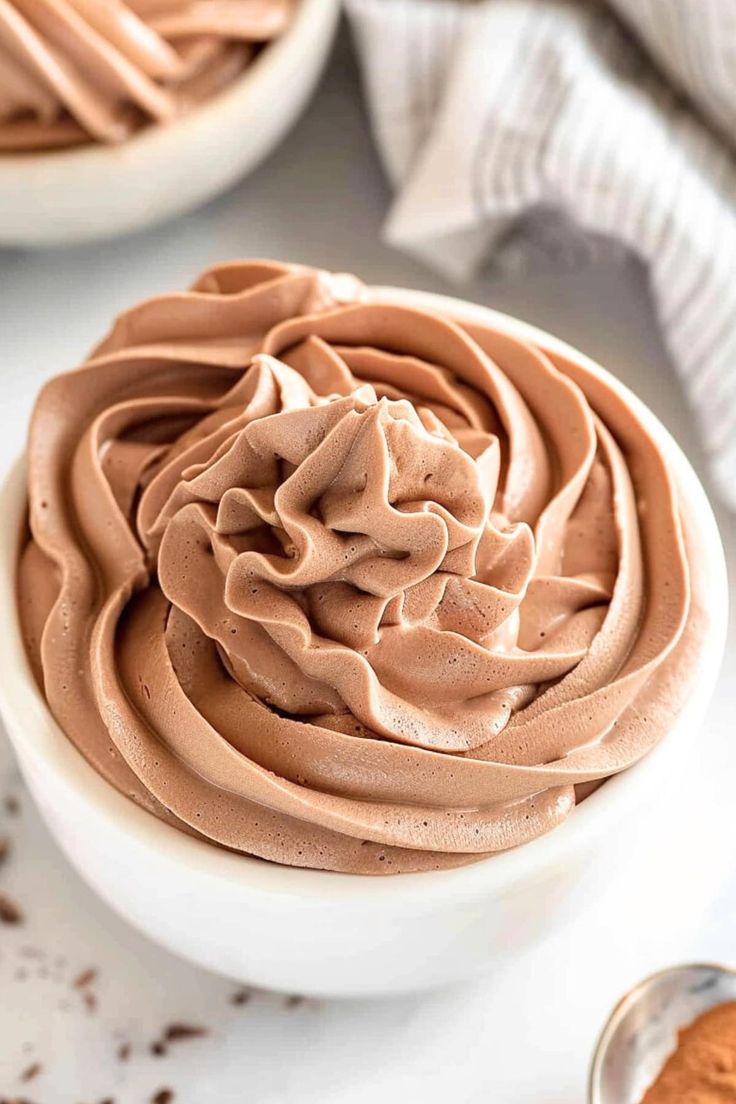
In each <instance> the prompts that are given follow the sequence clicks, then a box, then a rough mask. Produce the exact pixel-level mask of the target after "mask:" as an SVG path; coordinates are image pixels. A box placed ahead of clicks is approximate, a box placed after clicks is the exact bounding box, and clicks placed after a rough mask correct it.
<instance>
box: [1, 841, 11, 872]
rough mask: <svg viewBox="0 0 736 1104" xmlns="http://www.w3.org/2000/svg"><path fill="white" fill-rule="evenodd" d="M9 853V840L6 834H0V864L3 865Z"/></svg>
mask: <svg viewBox="0 0 736 1104" xmlns="http://www.w3.org/2000/svg"><path fill="white" fill-rule="evenodd" d="M9 854H10V840H9V839H8V837H7V836H0V866H2V865H3V863H4V862H5V860H6V859H7V857H8V855H9Z"/></svg>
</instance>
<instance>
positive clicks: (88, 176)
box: [0, 0, 340, 247]
mask: <svg viewBox="0 0 736 1104" xmlns="http://www.w3.org/2000/svg"><path fill="white" fill-rule="evenodd" d="M339 9H340V3H339V0H300V3H299V5H298V7H297V10H296V13H295V15H294V18H293V20H292V22H291V24H290V26H289V28H288V30H287V31H285V33H284V34H283V35H282V36H281V37H280V38H279V39H277V40H276V41H275V42H272V43H269V44H268V45H267V46H266V47H265V48H264V49H263V51H262V52H261V53H260V54H259V55H258V57H257V58H256V59H255V61H254V62H253V64H252V65H250V66H248V68H247V69H246V70H245V72H244V73H243V75H242V76H241V77H239V78H238V80H236V81H235V82H234V83H233V84H232V85H230V86H229V87H228V88H227V89H225V90H224V91H223V92H221V93H220V94H219V95H217V96H215V97H213V98H212V99H211V100H208V101H207V102H206V103H203V104H201V105H200V106H199V107H197V108H196V109H195V110H194V111H192V112H191V113H190V114H188V115H185V116H184V117H183V118H181V119H180V120H178V121H177V122H175V123H170V124H168V125H166V126H149V127H147V128H144V129H143V130H141V131H140V132H138V133H137V134H135V135H134V136H133V137H131V138H129V139H128V140H127V141H126V142H123V143H122V144H121V145H119V146H103V145H99V144H90V145H87V146H81V147H77V148H75V149H69V150H54V151H50V152H48V153H19V154H0V245H12V246H26V247H28V246H31V247H39V246H50V245H70V244H72V243H75V242H82V241H89V240H91V239H94V238H111V237H116V236H118V235H120V234H127V233H130V232H132V231H134V230H142V229H143V228H145V227H146V226H152V225H153V224H154V223H157V222H161V221H163V220H164V219H167V218H172V217H173V216H175V215H179V214H183V213H184V212H185V211H189V210H191V209H192V208H194V207H197V206H199V205H200V204H202V203H205V202H206V201H207V200H209V199H212V198H213V196H216V195H218V194H220V193H221V192H223V191H225V190H226V189H227V188H228V187H230V185H232V184H234V183H235V181H236V180H238V179H239V178H241V177H243V176H245V175H246V173H248V172H250V171H251V170H252V169H254V168H255V167H256V165H258V164H259V163H260V162H261V161H262V160H263V158H265V157H266V156H267V154H269V153H270V152H271V150H272V149H273V148H274V147H275V146H276V145H277V144H278V143H279V142H280V141H281V139H282V138H283V137H284V135H285V134H286V132H287V131H288V130H289V128H290V127H291V125H292V124H293V123H294V122H295V120H296V118H297V116H298V115H299V113H300V112H301V111H302V109H303V108H304V106H305V104H306V103H307V101H308V99H309V97H310V96H311V94H312V91H313V90H314V87H315V85H316V83H317V80H318V79H319V77H320V75H321V73H322V70H323V68H324V65H325V61H326V59H327V54H328V52H329V49H330V46H331V44H332V40H333V37H334V32H335V28H336V26H337V19H338V14H339Z"/></svg>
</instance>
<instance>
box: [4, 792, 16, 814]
mask: <svg viewBox="0 0 736 1104" xmlns="http://www.w3.org/2000/svg"><path fill="white" fill-rule="evenodd" d="M3 805H4V806H5V812H6V813H7V814H8V816H18V813H19V812H20V801H19V800H18V798H17V797H14V796H13V794H8V795H7V797H6V798H5V801H4V802H3Z"/></svg>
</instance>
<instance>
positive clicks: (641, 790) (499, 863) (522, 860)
mask: <svg viewBox="0 0 736 1104" xmlns="http://www.w3.org/2000/svg"><path fill="white" fill-rule="evenodd" d="M367 295H368V297H369V298H370V299H371V301H375V302H386V301H389V302H392V303H400V304H402V305H404V306H407V307H414V308H419V309H424V310H427V309H428V310H433V311H439V312H440V313H443V314H445V315H448V316H450V317H452V318H454V319H456V320H458V321H460V322H463V321H467V322H474V323H481V324H483V323H485V324H489V325H491V326H494V327H496V328H499V329H502V330H504V331H505V332H506V333H509V334H511V335H512V336H515V337H518V338H521V339H522V340H526V341H531V342H533V343H534V344H536V345H539V346H540V347H542V348H544V349H548V350H549V351H551V352H554V353H558V354H559V355H561V356H564V357H567V358H570V359H572V360H573V361H575V362H576V363H578V364H580V365H582V366H583V367H584V368H586V369H587V370H588V371H590V372H592V373H593V374H594V375H596V376H598V377H599V378H602V379H603V380H604V381H606V382H607V383H609V384H610V385H611V386H612V387H614V388H615V389H616V390H617V391H618V392H619V393H620V394H621V395H622V396H623V397H624V398H625V399H626V400H627V401H628V402H629V403H630V405H631V406H632V407H633V409H634V411H635V412H636V414H637V415H638V416H639V418H640V419H641V420H642V421H643V422H644V424H645V426H646V428H647V429H648V430H649V432H650V433H652V435H653V436H654V437H655V439H656V440H657V441H658V443H659V444H660V446H661V447H662V448H663V449H664V451H665V453H666V455H667V456H668V458H669V460H670V463H671V465H672V468H673V470H674V472H675V473H676V478H677V482H678V486H679V489H680V492H681V494H682V495H683V496H684V499H685V500H686V502H687V505H688V509H689V511H690V512H691V515H692V516H693V517H694V518H695V522H696V524H695V525H694V526H693V528H694V530H695V536H696V539H698V540H699V541H700V542H701V545H702V547H701V548H699V550H698V551H699V561H700V563H701V569H702V571H703V573H704V576H705V577H706V578H707V579H708V580H709V593H710V595H711V596H712V601H711V607H712V608H711V609H710V610H709V612H710V627H709V632H708V634H707V636H706V638H705V640H704V643H703V647H702V649H701V652H700V654H699V656H698V661H697V662H698V667H699V675H700V677H699V678H698V679H697V680H696V682H695V685H694V691H693V693H692V694H691V696H690V698H689V699H688V701H687V702H686V703H685V706H684V707H683V709H682V710H681V711H680V713H679V714H678V716H677V718H676V720H675V723H674V724H673V727H672V729H671V730H670V732H669V733H668V735H667V737H665V738H664V739H662V740H661V741H660V742H659V744H657V745H656V747H654V748H653V749H652V750H651V751H650V752H649V753H648V754H647V755H646V756H644V758H643V759H641V760H640V761H639V762H638V763H636V764H635V765H634V766H632V767H630V768H629V769H628V770H626V771H624V772H622V773H620V774H617V775H615V776H612V777H611V778H609V779H608V780H607V781H606V784H605V786H601V787H600V788H599V789H598V790H596V791H595V792H594V793H593V794H591V795H590V796H589V797H588V798H587V799H586V801H585V802H583V803H582V804H581V805H580V806H579V807H577V808H576V809H575V810H574V811H573V813H572V814H571V815H570V816H569V817H568V818H567V819H566V820H565V821H564V822H563V823H562V824H561V825H559V826H558V827H557V828H555V829H554V830H553V831H551V832H549V833H547V834H546V835H543V836H540V837H538V838H537V839H535V840H532V841H530V842H529V843H526V844H524V845H523V846H521V847H517V848H514V849H512V850H509V851H505V852H501V853H499V854H496V855H492V856H490V857H488V858H486V859H481V860H479V861H478V862H476V863H473V864H470V865H469V866H464V867H457V868H454V869H451V870H443V871H429V872H421V873H415V874H404V875H395V876H391V877H369V876H367V875H363V874H345V873H338V872H333V871H322V870H313V869H310V868H302V867H291V866H283V865H280V864H277V863H270V862H267V861H264V860H262V859H259V858H256V857H254V856H250V855H246V854H242V853H237V852H231V851H227V850H225V849H223V848H220V847H217V846H214V845H213V844H212V843H210V842H208V841H203V840H200V839H197V838H194V837H192V836H189V835H187V834H186V833H185V832H183V831H181V830H179V829H178V828H175V827H173V826H172V825H169V824H166V823H164V822H163V821H162V820H160V819H158V818H157V817H156V816H154V815H153V814H151V813H149V812H147V811H146V810H145V809H143V808H142V807H140V806H139V805H137V804H136V803H134V802H133V801H132V800H130V799H129V798H127V797H125V796H124V795H123V794H121V793H119V792H118V791H117V790H116V789H115V788H114V787H113V786H112V785H110V783H108V782H107V781H105V780H104V779H103V778H102V776H101V775H99V774H98V773H97V771H95V770H94V768H93V767H91V766H90V764H89V763H88V762H87V761H86V760H85V759H84V758H83V756H82V755H81V754H80V753H79V752H78V751H77V749H76V748H75V747H74V745H73V744H72V743H71V741H70V740H69V739H68V737H67V736H66V735H65V734H64V733H63V731H62V730H61V729H60V727H59V726H58V724H57V723H56V721H55V720H54V718H53V716H52V714H51V713H50V711H49V709H48V707H47V705H46V702H45V699H44V698H43V695H42V694H41V692H40V691H39V689H38V688H37V686H36V683H35V679H34V677H33V674H32V672H31V669H30V665H29V663H28V659H27V657H26V653H25V648H24V646H23V643H22V639H21V634H20V627H19V622H18V616H17V605H16V591H15V574H16V566H17V554H18V544H19V540H20V537H21V534H22V532H23V529H24V526H25V523H26V479H25V461H24V457H23V456H21V457H20V458H19V459H18V460H16V462H15V464H14V465H13V466H12V468H11V470H10V471H9V473H8V474H7V476H6V478H5V480H4V483H3V485H2V487H1V488H0V505H1V506H2V508H3V515H4V517H5V518H6V525H5V526H4V527H3V533H2V535H1V536H0V623H2V624H4V626H5V630H6V631H5V632H3V633H2V634H0V713H1V714H2V717H3V719H4V721H5V725H6V729H7V730H8V734H9V736H10V738H11V742H12V743H13V744H14V746H15V747H16V752H17V753H18V754H19V756H20V757H21V759H24V758H25V757H31V758H35V759H36V760H42V761H43V767H44V770H45V771H47V772H48V771H49V770H50V771H53V773H54V774H55V776H56V780H57V781H59V782H61V783H62V784H63V785H64V786H65V787H66V788H67V789H68V790H70V791H73V795H74V800H75V801H76V802H83V803H84V805H85V807H86V808H87V809H88V810H89V811H90V812H91V813H92V814H94V815H97V816H98V817H100V818H102V819H104V820H105V821H107V822H108V824H109V823H110V822H111V821H112V822H114V825H115V826H116V827H117V828H118V829H119V831H120V832H121V833H122V834H125V835H126V836H127V837H128V838H129V839H131V840H132V841H135V842H136V843H137V844H138V845H139V846H140V847H141V848H143V849H144V850H145V849H149V850H150V849H154V850H156V851H157V852H159V853H165V854H167V855H168V857H169V859H170V860H171V861H172V862H175V863H181V864H184V865H187V866H189V867H191V869H192V872H193V873H196V874H197V875H198V876H200V877H203V878H206V879H215V880H219V879H225V880H226V881H227V882H228V883H232V882H233V881H234V882H237V883H240V884H241V885H242V886H243V888H247V889H248V890H249V891H251V892H255V893H265V894H268V895H269V896H271V895H274V894H277V895H286V896H292V897H305V896H306V897H309V898H310V899H315V898H318V899H323V900H330V901H334V900H336V899H340V898H348V899H351V900H358V901H359V902H360V903H361V905H362V906H363V907H366V908H370V907H373V906H378V905H379V904H380V903H381V902H385V901H387V900H388V901H390V902H391V904H392V906H393V907H395V908H399V909H400V908H401V907H402V906H405V907H406V908H412V907H415V906H416V905H417V904H421V903H425V904H427V905H430V904H431V905H437V904H438V903H441V902H443V901H446V902H448V903H449V902H457V901H459V900H466V899H469V898H480V897H483V898H487V897H488V896H489V895H492V894H494V893H499V892H500V891H503V890H507V889H508V888H509V887H510V886H513V885H516V884H517V883H519V882H520V881H523V880H527V879H531V880H533V881H539V880H543V879H544V878H545V877H546V876H548V875H549V873H550V872H552V871H555V870H557V869H559V868H560V867H563V868H564V867H566V866H567V865H569V863H570V862H571V860H572V859H573V858H574V856H575V854H576V853H577V852H580V851H583V850H588V849H589V847H590V844H591V843H592V842H593V841H594V840H595V839H596V838H598V836H599V834H600V833H601V832H603V831H604V830H605V828H606V827H607V826H609V825H611V823H612V822H615V820H617V819H619V818H620V817H622V816H624V815H625V814H626V811H627V808H630V807H632V806H634V805H635V804H636V803H637V800H641V799H642V798H643V797H644V795H645V794H646V793H647V792H648V791H649V787H650V785H655V786H656V779H658V778H661V777H663V776H666V770H667V763H668V761H669V760H671V759H672V758H673V756H675V755H676V753H677V751H678V744H679V741H678V740H677V738H676V737H677V735H678V734H679V736H680V738H681V740H682V739H685V738H687V736H688V734H691V733H692V732H693V731H697V729H698V727H699V724H700V723H701V722H702V720H703V716H704V713H705V709H706V706H707V704H708V702H709V700H710V696H711V693H712V690H713V688H714V686H715V682H716V679H717V676H718V672H719V670H720V666H721V661H722V658H723V652H724V648H725V640H726V629H727V621H728V587H727V576H726V565H725V556H724V552H723V547H722V544H721V539H720V534H719V531H718V527H717V524H716V521H715V518H714V516H713V511H712V509H711V506H710V503H709V501H708V499H707V497H706V494H705V491H704V489H703V487H702V485H701V483H700V481H699V479H698V477H697V475H696V474H695V472H694V471H693V468H692V467H691V465H690V463H689V461H688V460H687V458H686V457H685V455H684V453H683V452H682V450H681V449H680V447H679V446H678V445H677V443H676V442H675V441H674V439H673V438H672V436H671V435H670V434H669V432H668V431H667V430H666V429H665V427H664V426H663V425H662V423H661V422H660V421H659V419H658V418H657V417H656V416H655V415H654V414H653V413H652V411H650V410H649V408H648V407H647V406H645V404H644V403H643V402H642V401H641V400H640V399H639V398H638V397H637V396H636V395H635V394H634V393H633V392H632V391H630V390H629V388H627V387H626V386H625V384H623V383H621V382H620V381H619V380H618V379H616V377H614V376H613V375H612V374H611V373H610V372H608V371H607V370H606V369H605V368H603V367H602V366H601V365H599V364H597V363H596V362H595V361H593V360H592V359H591V358H590V357H588V356H586V355H585V354H583V353H581V352H579V351H578V350H577V349H575V348H574V347H573V346H571V345H569V344H567V342H564V341H562V340H560V339H559V338H556V337H553V336H552V335H551V334H548V333H547V332H545V331H544V330H541V329H539V328H537V327H536V326H533V325H530V324H529V323H527V322H523V321H521V320H519V319H517V318H514V317H512V316H510V315H507V314H505V313H502V312H499V311H496V310H493V309H492V308H489V307H484V306H481V305H479V304H474V303H469V302H466V301H464V300H460V299H455V298H451V297H449V296H444V295H437V294H434V293H429V292H422V291H413V290H408V289H400V288H393V287H386V286H383V287H372V288H368V289H367ZM690 738H691V739H692V735H690ZM652 779H654V781H652Z"/></svg>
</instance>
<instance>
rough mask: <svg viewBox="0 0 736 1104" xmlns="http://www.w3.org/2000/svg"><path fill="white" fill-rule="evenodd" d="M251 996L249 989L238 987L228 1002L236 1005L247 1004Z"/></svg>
mask: <svg viewBox="0 0 736 1104" xmlns="http://www.w3.org/2000/svg"><path fill="white" fill-rule="evenodd" d="M252 996H253V994H252V993H251V991H250V989H238V990H237V991H236V992H235V993H233V994H232V996H231V997H230V1003H231V1004H237V1005H241V1004H247V1003H248V1001H249V1000H250V998H251V997H252Z"/></svg>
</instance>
